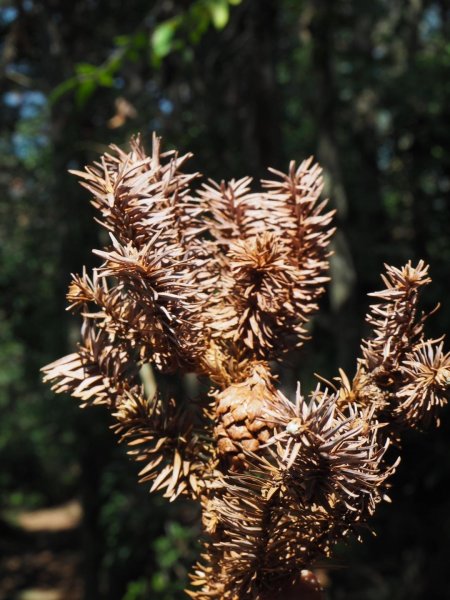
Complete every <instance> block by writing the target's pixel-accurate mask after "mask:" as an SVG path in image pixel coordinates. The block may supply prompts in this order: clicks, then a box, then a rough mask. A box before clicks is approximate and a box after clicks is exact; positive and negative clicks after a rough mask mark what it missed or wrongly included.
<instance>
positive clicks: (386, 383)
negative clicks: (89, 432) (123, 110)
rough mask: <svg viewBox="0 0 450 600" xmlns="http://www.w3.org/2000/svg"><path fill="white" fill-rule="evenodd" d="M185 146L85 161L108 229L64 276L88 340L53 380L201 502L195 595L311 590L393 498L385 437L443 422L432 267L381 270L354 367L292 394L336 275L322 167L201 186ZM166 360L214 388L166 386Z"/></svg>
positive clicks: (181, 491) (147, 469)
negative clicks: (100, 243)
mask: <svg viewBox="0 0 450 600" xmlns="http://www.w3.org/2000/svg"><path fill="white" fill-rule="evenodd" d="M189 158H190V155H189V154H186V155H184V156H179V155H178V154H177V153H176V152H174V151H170V152H162V151H161V144H160V140H159V139H158V138H157V137H156V136H154V137H153V148H152V151H151V153H150V154H147V153H146V151H145V149H144V147H143V144H142V142H141V140H140V138H136V139H133V140H132V141H131V144H130V149H129V151H124V150H122V149H120V148H117V147H111V149H110V151H109V152H108V153H106V154H105V155H104V156H102V157H101V158H100V159H99V161H98V162H96V163H95V164H94V165H92V166H89V167H87V168H86V170H85V171H83V172H77V173H76V175H77V176H78V177H79V178H80V180H81V183H82V185H83V186H84V187H85V188H87V190H88V191H89V192H90V194H91V201H92V204H93V205H94V207H95V208H96V210H97V211H98V221H99V222H100V223H101V224H102V225H103V227H104V228H105V229H106V230H107V232H108V234H109V239H110V242H109V243H108V244H107V245H106V246H105V247H104V248H102V249H100V250H95V251H94V252H95V254H96V256H98V257H99V259H100V261H101V263H100V264H99V265H98V267H97V268H95V269H94V270H93V272H92V273H90V274H89V273H88V272H87V271H86V270H83V272H82V273H81V274H80V275H75V276H74V277H73V281H72V283H71V285H70V287H69V291H68V295H67V298H68V302H69V309H70V310H73V311H75V312H78V313H80V314H81V316H82V318H83V327H82V331H81V339H80V342H79V344H78V348H77V350H76V351H75V352H73V353H72V354H69V355H68V356H65V357H63V358H61V359H59V360H57V361H56V362H54V363H52V364H51V365H48V366H47V367H45V368H44V374H45V375H44V378H45V380H46V381H49V382H50V383H51V384H52V386H53V389H54V390H55V391H56V392H58V393H68V394H71V395H72V396H73V397H75V398H76V399H77V400H78V401H79V402H80V404H81V406H83V407H84V406H89V405H103V406H104V407H106V408H107V409H108V410H109V411H110V413H111V418H112V419H113V425H112V428H113V430H114V431H115V432H116V434H117V435H118V438H119V441H120V442H122V443H124V444H126V445H127V447H128V452H129V454H130V456H131V457H132V458H133V459H134V460H136V461H138V462H139V463H140V465H141V467H142V468H141V471H140V478H141V481H142V482H145V483H151V490H152V491H161V492H162V493H163V495H164V496H165V497H166V498H168V499H169V500H174V499H176V498H177V497H179V496H181V495H183V496H186V497H188V498H190V499H192V500H193V501H195V502H198V503H199V504H200V506H201V508H202V523H203V526H204V531H205V540H204V551H203V553H202V556H201V559H200V561H199V563H198V564H197V565H196V566H195V567H194V569H193V572H192V576H191V583H192V586H191V589H190V590H188V592H187V593H188V594H189V595H190V596H191V598H194V599H195V600H271V599H272V598H283V599H288V598H294V597H295V598H297V597H298V598H302V599H303V600H306V599H307V598H311V599H312V600H318V599H319V598H320V595H321V591H320V586H319V585H318V584H317V581H316V579H315V576H314V573H312V572H311V569H313V568H314V565H315V564H316V563H317V562H318V561H323V559H324V558H326V557H328V556H330V555H331V554H332V551H333V547H334V545H335V544H336V543H337V542H339V541H340V540H342V539H345V538H346V537H348V536H349V535H356V536H357V537H360V534H361V531H363V529H364V528H367V521H368V519H369V518H370V517H371V516H372V515H373V513H374V512H375V510H376V508H377V506H378V504H379V503H380V502H381V501H382V500H386V499H388V496H387V491H388V487H389V485H390V484H389V480H390V478H391V476H392V474H393V473H394V471H395V469H396V466H397V464H398V458H397V459H396V457H395V456H393V457H392V456H391V454H392V453H387V449H388V448H389V446H390V444H391V441H392V440H394V441H398V440H399V438H400V437H401V434H402V432H403V431H404V430H405V429H407V428H423V427H425V426H428V425H432V424H439V412H440V409H441V408H442V406H443V405H444V404H445V403H446V402H447V395H448V385H449V380H450V354H449V353H446V352H445V350H444V346H443V340H442V339H437V340H436V339H428V338H427V337H426V336H425V332H424V324H425V320H426V315H424V314H423V313H421V312H420V309H419V297H420V293H421V292H422V290H423V288H424V287H425V286H426V285H427V284H428V283H429V282H430V278H429V276H428V267H427V265H425V264H424V263H423V262H422V261H421V262H419V263H418V265H417V266H413V265H412V264H411V263H408V264H407V265H405V266H404V267H402V268H395V267H390V266H387V267H386V272H385V274H384V275H383V282H384V286H385V288H384V289H383V290H381V291H379V292H376V293H375V294H373V297H374V298H375V303H374V304H373V305H372V306H371V308H370V310H369V313H368V315H367V322H368V324H369V326H370V327H371V333H370V335H369V336H368V337H367V338H366V339H365V340H363V342H362V347H361V348H362V350H361V357H360V358H359V359H357V362H356V369H355V371H356V374H355V376H354V377H353V378H349V377H348V376H347V375H346V374H345V373H343V372H342V371H339V377H337V378H336V381H335V382H332V383H329V384H328V385H326V386H318V387H317V388H316V389H315V390H314V391H312V392H311V393H310V394H309V395H303V394H302V393H301V392H300V387H299V389H298V392H297V395H296V398H295V399H294V400H293V401H292V402H291V401H289V400H288V399H287V398H286V397H285V396H284V395H283V394H282V393H281V391H280V390H279V389H277V385H276V377H275V376H274V374H273V372H272V369H273V366H274V363H275V362H276V361H282V360H283V359H284V357H285V355H286V353H287V352H288V351H289V350H290V349H292V348H295V347H298V346H299V345H301V344H303V343H304V342H305V341H306V339H307V338H308V334H307V327H306V326H307V323H308V320H309V319H310V318H311V316H312V315H313V313H314V312H315V311H316V310H317V302H318V299H319V298H320V296H321V294H323V292H324V284H325V283H326V282H327V280H328V277H327V269H328V257H329V249H328V246H329V242H330V239H331V236H332V234H333V231H334V229H333V227H332V218H333V211H329V210H327V208H326V205H327V202H326V200H324V199H322V198H321V191H322V186H323V182H322V174H321V169H320V167H319V166H318V165H316V164H314V163H313V161H312V159H308V160H306V161H304V162H302V163H301V164H300V165H299V166H297V165H296V164H295V163H294V162H292V163H291V164H290V165H289V168H288V171H287V172H286V173H282V172H279V171H273V170H270V173H271V177H272V179H269V180H264V181H262V182H261V185H260V189H259V190H253V189H252V180H251V179H250V178H248V177H246V178H243V179H240V180H231V181H230V182H220V183H215V182H213V181H209V182H208V183H206V184H203V185H201V186H200V187H195V186H194V185H195V182H196V180H197V179H198V178H199V175H198V174H197V173H186V172H185V170H184V169H185V166H186V164H187V162H188V159H189ZM174 373H176V374H178V375H187V374H195V375H197V376H198V377H199V378H200V379H201V381H202V387H201V388H200V389H204V388H208V386H209V390H208V391H207V392H205V393H202V394H201V395H200V397H197V398H189V397H188V396H187V394H186V393H179V392H177V393H176V394H173V393H170V392H169V391H168V389H167V386H164V385H162V384H161V381H162V380H163V379H165V380H166V382H167V375H171V374H174ZM169 389H170V387H169ZM395 447H396V448H397V449H398V447H399V446H395ZM396 451H397V450H396ZM394 454H395V452H394ZM388 457H389V458H388Z"/></svg>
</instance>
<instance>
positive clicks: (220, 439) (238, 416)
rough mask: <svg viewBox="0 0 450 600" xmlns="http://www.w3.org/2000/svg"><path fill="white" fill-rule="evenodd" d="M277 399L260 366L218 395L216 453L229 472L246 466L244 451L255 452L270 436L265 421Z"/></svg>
mask: <svg viewBox="0 0 450 600" xmlns="http://www.w3.org/2000/svg"><path fill="white" fill-rule="evenodd" d="M276 399H277V397H276V393H275V389H274V388H273V386H272V384H271V383H270V376H269V374H268V371H267V369H266V367H265V366H263V365H256V366H255V367H254V369H253V373H252V375H251V376H249V377H248V378H247V379H246V380H245V381H243V382H242V383H237V384H233V385H230V386H229V387H228V388H226V389H225V390H224V391H223V392H221V393H220V394H219V395H218V396H217V400H216V416H217V425H216V428H215V435H216V439H217V447H218V452H219V456H220V457H221V458H222V459H224V460H225V461H226V462H227V463H228V465H229V466H230V468H231V469H232V470H236V471H239V470H241V469H242V468H243V467H245V463H246V461H245V453H244V451H249V452H257V451H258V449H259V447H260V446H261V444H265V443H266V442H267V441H268V440H269V438H270V437H271V436H272V434H273V424H272V423H271V422H270V420H269V419H268V411H269V410H270V409H272V408H273V406H274V404H275V403H276Z"/></svg>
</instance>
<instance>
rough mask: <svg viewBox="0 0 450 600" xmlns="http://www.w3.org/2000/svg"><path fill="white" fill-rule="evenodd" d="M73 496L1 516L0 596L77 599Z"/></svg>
mask: <svg viewBox="0 0 450 600" xmlns="http://www.w3.org/2000/svg"><path fill="white" fill-rule="evenodd" d="M80 522H81V507H80V504H79V503H78V502H77V501H72V502H69V503H67V504H64V505H61V506H57V507H52V508H47V509H44V510H36V511H22V512H18V513H15V514H14V515H11V516H10V515H8V516H7V517H5V518H3V519H0V600H80V599H81V598H82V584H81V578H80V551H79V546H80Z"/></svg>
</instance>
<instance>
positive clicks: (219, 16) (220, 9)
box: [208, 0, 230, 29]
mask: <svg viewBox="0 0 450 600" xmlns="http://www.w3.org/2000/svg"><path fill="white" fill-rule="evenodd" d="M208 10H209V13H210V15H211V20H212V22H213V25H214V27H215V28H216V29H223V28H224V27H225V25H226V24H227V23H228V19H229V18H230V7H229V5H228V2H227V0H213V1H211V2H209V3H208Z"/></svg>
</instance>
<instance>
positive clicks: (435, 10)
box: [420, 3, 442, 41]
mask: <svg viewBox="0 0 450 600" xmlns="http://www.w3.org/2000/svg"><path fill="white" fill-rule="evenodd" d="M441 25H442V17H441V13H440V9H439V6H438V5H437V3H432V4H430V6H428V8H426V9H425V10H424V12H423V18H422V22H421V24H420V37H421V38H422V40H423V41H427V40H428V39H429V38H430V37H431V36H432V35H433V34H434V33H436V31H438V30H439V29H440V27H441Z"/></svg>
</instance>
